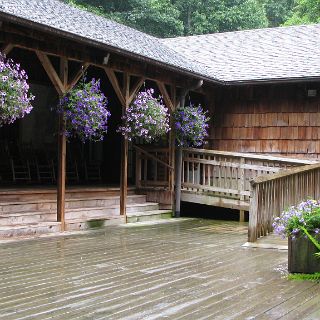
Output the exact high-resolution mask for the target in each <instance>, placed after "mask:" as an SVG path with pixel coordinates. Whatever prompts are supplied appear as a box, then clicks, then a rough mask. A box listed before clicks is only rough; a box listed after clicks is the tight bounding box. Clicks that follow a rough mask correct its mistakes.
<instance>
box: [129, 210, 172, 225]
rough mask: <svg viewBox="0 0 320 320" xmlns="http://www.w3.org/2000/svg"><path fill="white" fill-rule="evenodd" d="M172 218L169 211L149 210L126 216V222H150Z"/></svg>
mask: <svg viewBox="0 0 320 320" xmlns="http://www.w3.org/2000/svg"><path fill="white" fill-rule="evenodd" d="M170 218H172V211H171V210H151V211H141V212H132V213H128V214H127V222H129V223H132V222H143V221H152V220H159V219H170Z"/></svg>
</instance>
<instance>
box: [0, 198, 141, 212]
mask: <svg viewBox="0 0 320 320" xmlns="http://www.w3.org/2000/svg"><path fill="white" fill-rule="evenodd" d="M144 202H146V196H145V195H129V196H128V197H127V203H128V204H129V205H130V204H135V203H144ZM119 204H120V197H119V196H113V197H101V198H98V197H97V198H92V199H90V198H89V199H87V198H74V199H67V200H66V209H71V208H72V209H74V208H83V207H85V208H87V207H109V206H116V205H118V206H119ZM56 208H57V202H56V200H41V199H40V200H39V199H34V200H31V199H30V200H24V201H20V202H17V201H13V202H12V201H11V202H0V214H1V213H7V212H8V213H10V212H12V213H16V212H26V211H40V210H48V211H52V210H56Z"/></svg>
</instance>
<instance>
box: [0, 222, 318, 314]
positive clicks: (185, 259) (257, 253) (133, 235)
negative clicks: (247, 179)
mask: <svg viewBox="0 0 320 320" xmlns="http://www.w3.org/2000/svg"><path fill="white" fill-rule="evenodd" d="M246 231H247V226H246V225H245V224H240V223H237V222H220V221H209V220H199V219H185V220H184V219H181V220H179V221H178V220H177V221H173V222H164V223H159V224H157V223H153V224H137V225H122V226H112V227H111V226H110V227H107V228H105V229H104V230H100V231H91V232H84V233H82V234H78V235H68V236H65V237H61V236H59V237H50V238H39V239H35V240H23V241H20V242H11V243H8V244H1V245H0V278H1V282H0V319H1V320H2V319H5V320H11V319H12V320H13V319H14V320H17V319H37V320H38V319H52V318H54V319H127V320H134V319H148V320H151V319H163V318H167V319H199V320H200V319H278V318H281V317H282V318H283V319H295V318H297V319H304V317H305V319H319V317H318V315H319V313H320V306H318V304H317V302H318V301H320V285H318V284H315V283H312V282H300V281H298V282H295V281H288V280H287V279H286V278H285V277H284V275H283V272H281V271H282V270H284V269H285V268H286V262H287V252H286V251H285V250H273V249H268V250H266V249H261V248H245V247H242V244H243V243H244V242H245V241H246V236H247V235H246ZM293 310H295V311H294V312H293ZM296 314H297V315H299V317H297V316H296ZM313 315H314V316H313Z"/></svg>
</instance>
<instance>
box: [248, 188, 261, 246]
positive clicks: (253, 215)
mask: <svg viewBox="0 0 320 320" xmlns="http://www.w3.org/2000/svg"><path fill="white" fill-rule="evenodd" d="M258 198H259V185H254V184H251V196H250V209H249V228H248V241H249V242H255V241H256V240H257V227H258Z"/></svg>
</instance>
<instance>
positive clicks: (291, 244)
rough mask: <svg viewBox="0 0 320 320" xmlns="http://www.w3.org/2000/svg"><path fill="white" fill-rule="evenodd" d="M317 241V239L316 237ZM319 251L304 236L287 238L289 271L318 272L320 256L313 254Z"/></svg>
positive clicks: (319, 269) (319, 270)
mask: <svg viewBox="0 0 320 320" xmlns="http://www.w3.org/2000/svg"><path fill="white" fill-rule="evenodd" d="M318 241H319V239H318ZM316 252H319V251H318V250H317V248H316V247H315V245H314V244H313V243H312V242H311V241H310V240H309V239H306V238H304V237H298V238H295V239H292V238H291V237H289V239H288V270H289V272H290V273H315V272H320V258H318V257H316V256H315V255H314V254H315V253H316Z"/></svg>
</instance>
